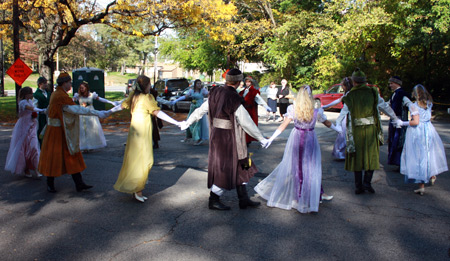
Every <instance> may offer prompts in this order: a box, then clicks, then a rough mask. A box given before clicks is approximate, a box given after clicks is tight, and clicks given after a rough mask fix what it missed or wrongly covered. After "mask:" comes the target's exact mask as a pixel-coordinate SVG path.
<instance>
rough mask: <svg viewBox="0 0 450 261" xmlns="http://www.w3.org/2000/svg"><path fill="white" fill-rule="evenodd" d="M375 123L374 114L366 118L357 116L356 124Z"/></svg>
mask: <svg viewBox="0 0 450 261" xmlns="http://www.w3.org/2000/svg"><path fill="white" fill-rule="evenodd" d="M373 124H375V119H374V118H373V116H370V117H365V118H355V126H365V125H373Z"/></svg>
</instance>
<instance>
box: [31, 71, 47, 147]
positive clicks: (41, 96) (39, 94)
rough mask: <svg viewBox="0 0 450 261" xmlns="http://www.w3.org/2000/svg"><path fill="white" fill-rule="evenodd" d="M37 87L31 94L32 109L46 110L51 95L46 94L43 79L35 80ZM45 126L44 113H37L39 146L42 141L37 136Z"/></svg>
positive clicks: (45, 85)
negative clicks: (32, 100)
mask: <svg viewBox="0 0 450 261" xmlns="http://www.w3.org/2000/svg"><path fill="white" fill-rule="evenodd" d="M37 85H38V88H37V89H36V91H35V92H34V94H33V97H34V107H36V108H39V109H47V107H48V103H49V102H50V94H51V93H49V92H47V90H48V83H47V79H45V77H43V76H41V77H39V78H38V79H37ZM45 125H47V115H46V114H45V113H44V112H42V113H39V117H38V130H37V135H38V139H39V145H42V139H41V138H40V137H39V134H41V132H42V129H44V127H45Z"/></svg>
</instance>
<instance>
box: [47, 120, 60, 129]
mask: <svg viewBox="0 0 450 261" xmlns="http://www.w3.org/2000/svg"><path fill="white" fill-rule="evenodd" d="M47 125H49V126H53V127H61V121H60V120H59V119H54V118H48V122H47Z"/></svg>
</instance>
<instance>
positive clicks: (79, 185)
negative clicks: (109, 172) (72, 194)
mask: <svg viewBox="0 0 450 261" xmlns="http://www.w3.org/2000/svg"><path fill="white" fill-rule="evenodd" d="M72 179H73V182H75V187H76V189H77V191H78V192H80V191H83V190H84V189H90V188H92V187H93V186H89V185H86V184H85V183H84V181H83V177H81V173H80V172H78V173H75V174H72Z"/></svg>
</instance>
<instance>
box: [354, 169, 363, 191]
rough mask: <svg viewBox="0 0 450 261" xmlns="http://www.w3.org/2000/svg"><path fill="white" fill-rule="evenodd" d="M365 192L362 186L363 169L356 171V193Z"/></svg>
mask: <svg viewBox="0 0 450 261" xmlns="http://www.w3.org/2000/svg"><path fill="white" fill-rule="evenodd" d="M361 193H364V189H363V186H362V171H355V194H361Z"/></svg>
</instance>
